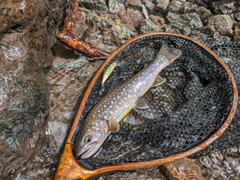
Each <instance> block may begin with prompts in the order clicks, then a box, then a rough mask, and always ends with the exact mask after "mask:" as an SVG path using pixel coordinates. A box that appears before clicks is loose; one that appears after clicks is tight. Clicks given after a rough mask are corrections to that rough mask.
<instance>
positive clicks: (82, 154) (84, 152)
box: [79, 149, 89, 159]
mask: <svg viewBox="0 0 240 180" xmlns="http://www.w3.org/2000/svg"><path fill="white" fill-rule="evenodd" d="M88 151H89V149H87V150H85V151H83V152H82V153H81V154H80V155H79V156H80V158H81V159H85V158H84V154H86V153H87V152H88Z"/></svg>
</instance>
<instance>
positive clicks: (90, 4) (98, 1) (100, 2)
mask: <svg viewBox="0 0 240 180" xmlns="http://www.w3.org/2000/svg"><path fill="white" fill-rule="evenodd" d="M81 3H82V4H83V5H84V7H86V8H87V9H91V10H94V11H97V12H100V13H106V12H107V11H108V7H107V5H106V2H105V1H104V0H95V1H88V0H81ZM80 6H81V4H80Z"/></svg>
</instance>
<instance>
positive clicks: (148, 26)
mask: <svg viewBox="0 0 240 180" xmlns="http://www.w3.org/2000/svg"><path fill="white" fill-rule="evenodd" d="M160 31H163V29H162V28H161V27H160V26H158V25H156V24H154V23H153V22H152V21H151V20H150V19H145V20H143V21H142V22H141V24H140V32H141V33H149V32H160Z"/></svg>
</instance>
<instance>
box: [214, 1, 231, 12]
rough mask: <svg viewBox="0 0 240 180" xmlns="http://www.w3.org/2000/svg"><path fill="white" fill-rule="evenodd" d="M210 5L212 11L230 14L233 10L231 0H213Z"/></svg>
mask: <svg viewBox="0 0 240 180" xmlns="http://www.w3.org/2000/svg"><path fill="white" fill-rule="evenodd" d="M211 6H212V7H213V10H214V12H215V13H219V14H221V13H223V14H231V13H232V12H233V11H234V10H235V7H234V1H233V0H224V1H213V2H211Z"/></svg>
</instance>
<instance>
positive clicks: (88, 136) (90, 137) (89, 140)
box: [84, 135, 92, 143]
mask: <svg viewBox="0 0 240 180" xmlns="http://www.w3.org/2000/svg"><path fill="white" fill-rule="evenodd" d="M91 141H92V136H91V135H87V136H86V137H85V138H84V142H85V143H90V142H91Z"/></svg>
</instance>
